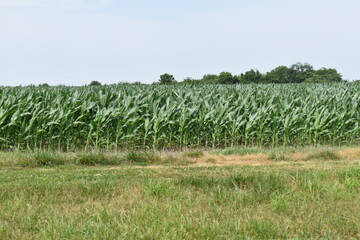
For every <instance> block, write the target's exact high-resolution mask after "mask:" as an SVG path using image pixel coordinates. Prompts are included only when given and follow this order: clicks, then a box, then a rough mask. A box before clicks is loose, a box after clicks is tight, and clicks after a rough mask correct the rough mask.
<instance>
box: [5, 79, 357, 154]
mask: <svg viewBox="0 0 360 240" xmlns="http://www.w3.org/2000/svg"><path fill="white" fill-rule="evenodd" d="M359 103H360V84H359V83H336V84H308V85H307V84H301V85H298V84H288V85H246V86H244V85H237V86H211V85H209V86H207V85H204V86H139V85H136V86H132V85H127V86H120V85H119V86H116V85H115V86H102V87H97V88H90V87H0V148H1V149H3V150H4V149H6V150H9V149H14V148H15V149H25V148H30V149H61V150H73V149H94V148H97V149H98V148H101V149H120V148H143V149H145V148H182V147H232V146H239V145H244V146H254V145H256V146H264V145H270V146H278V145H299V144H300V145H309V144H310V145H312V144H315V145H317V144H324V143H325V144H340V143H344V142H356V141H358V139H359V136H360V127H359V126H360V106H359Z"/></svg>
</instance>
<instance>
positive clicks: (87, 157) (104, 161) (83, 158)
mask: <svg viewBox="0 0 360 240" xmlns="http://www.w3.org/2000/svg"><path fill="white" fill-rule="evenodd" d="M76 163H77V164H80V165H87V166H95V165H118V164H121V163H123V160H122V159H120V158H119V157H115V156H107V155H106V154H104V153H83V154H79V155H78V156H77V157H76Z"/></svg>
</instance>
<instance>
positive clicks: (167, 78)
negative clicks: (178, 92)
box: [159, 73, 176, 84]
mask: <svg viewBox="0 0 360 240" xmlns="http://www.w3.org/2000/svg"><path fill="white" fill-rule="evenodd" d="M175 82H176V80H175V78H174V76H173V75H171V74H168V73H164V74H162V75H160V79H159V83H160V84H171V83H175Z"/></svg>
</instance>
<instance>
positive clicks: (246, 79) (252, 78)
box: [239, 69, 264, 83]
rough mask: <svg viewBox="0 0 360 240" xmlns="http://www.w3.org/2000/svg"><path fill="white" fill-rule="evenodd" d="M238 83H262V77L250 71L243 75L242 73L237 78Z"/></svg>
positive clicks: (256, 71)
mask: <svg viewBox="0 0 360 240" xmlns="http://www.w3.org/2000/svg"><path fill="white" fill-rule="evenodd" d="M239 82H240V83H262V82H264V75H263V74H261V73H260V72H259V71H258V70H254V69H251V70H250V71H247V72H245V73H242V74H241V75H240V77H239Z"/></svg>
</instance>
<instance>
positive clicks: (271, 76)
mask: <svg viewBox="0 0 360 240" xmlns="http://www.w3.org/2000/svg"><path fill="white" fill-rule="evenodd" d="M341 81H343V78H342V76H341V74H340V73H338V71H337V70H336V69H334V68H320V69H314V67H313V66H312V65H310V64H308V63H295V64H293V65H291V66H290V67H287V66H279V67H276V68H275V69H273V70H271V71H270V72H267V73H261V72H259V71H258V70H255V69H251V70H249V71H246V72H245V73H241V74H240V75H233V74H232V73H230V72H221V73H220V74H218V75H216V74H206V75H204V76H203V77H202V78H201V79H194V78H190V77H188V78H186V79H184V80H183V81H181V82H178V81H176V79H175V77H174V76H173V75H171V74H169V73H164V74H162V75H161V76H160V78H159V80H158V82H157V84H177V83H178V84H248V83H302V82H311V83H325V82H341Z"/></svg>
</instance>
